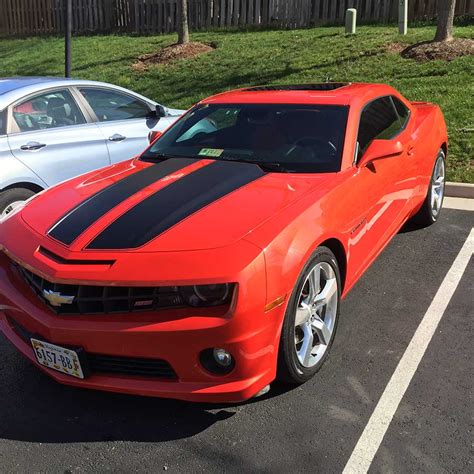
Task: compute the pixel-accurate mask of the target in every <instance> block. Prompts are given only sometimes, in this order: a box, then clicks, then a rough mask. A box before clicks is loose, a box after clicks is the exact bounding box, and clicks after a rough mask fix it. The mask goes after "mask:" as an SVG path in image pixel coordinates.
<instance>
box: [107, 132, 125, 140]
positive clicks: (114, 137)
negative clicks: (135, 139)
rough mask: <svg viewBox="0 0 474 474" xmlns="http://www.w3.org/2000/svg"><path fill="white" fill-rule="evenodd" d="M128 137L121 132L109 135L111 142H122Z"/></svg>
mask: <svg viewBox="0 0 474 474" xmlns="http://www.w3.org/2000/svg"><path fill="white" fill-rule="evenodd" d="M126 138H127V137H124V136H123V135H120V133H114V134H113V135H112V136H111V137H109V142H121V141H123V140H125V139H126Z"/></svg>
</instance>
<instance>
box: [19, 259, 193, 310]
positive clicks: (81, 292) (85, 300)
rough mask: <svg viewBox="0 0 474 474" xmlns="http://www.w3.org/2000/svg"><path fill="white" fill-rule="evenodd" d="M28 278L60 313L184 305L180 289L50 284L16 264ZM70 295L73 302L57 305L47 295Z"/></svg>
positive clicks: (53, 308)
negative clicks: (47, 293) (46, 293)
mask: <svg viewBox="0 0 474 474" xmlns="http://www.w3.org/2000/svg"><path fill="white" fill-rule="evenodd" d="M17 267H18V269H19V271H20V273H21V275H22V276H23V278H24V279H25V281H26V282H27V283H28V284H29V285H30V287H31V288H32V289H33V290H34V292H35V293H36V294H37V295H38V296H39V297H40V298H41V299H42V300H43V301H44V302H45V303H46V304H47V305H48V306H49V307H50V308H51V309H52V310H53V311H54V312H56V313H57V314H66V315H67V314H71V315H74V314H108V313H128V312H136V311H155V310H159V309H165V308H177V307H183V306H185V304H184V302H183V299H182V297H181V295H180V294H179V291H178V288H177V287H175V286H163V287H128V286H87V285H64V284H60V283H51V282H49V281H48V280H45V279H44V278H41V277H39V276H38V275H36V274H34V273H33V272H31V271H29V270H27V269H26V268H23V267H21V266H19V265H18V266H17ZM45 292H49V293H50V299H51V300H53V301H54V297H55V294H56V296H61V297H71V300H72V303H62V304H61V305H60V306H55V305H53V304H52V303H51V301H50V299H47V298H46V297H45Z"/></svg>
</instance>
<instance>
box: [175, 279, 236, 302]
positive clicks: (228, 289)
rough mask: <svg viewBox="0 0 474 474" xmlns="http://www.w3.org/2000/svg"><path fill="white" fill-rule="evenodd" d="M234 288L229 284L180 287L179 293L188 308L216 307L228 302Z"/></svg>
mask: <svg viewBox="0 0 474 474" xmlns="http://www.w3.org/2000/svg"><path fill="white" fill-rule="evenodd" d="M234 286H235V285H234V284H229V283H222V284H216V285H194V286H181V287H180V288H179V292H180V294H181V297H182V298H183V300H184V301H185V303H186V304H188V305H189V306H194V307H201V306H218V305H221V304H226V303H229V302H230V300H231V298H232V294H233V289H234Z"/></svg>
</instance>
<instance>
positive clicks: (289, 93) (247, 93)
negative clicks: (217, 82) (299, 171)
mask: <svg viewBox="0 0 474 474" xmlns="http://www.w3.org/2000/svg"><path fill="white" fill-rule="evenodd" d="M393 93H396V91H395V90H394V89H392V88H391V87H390V86H387V85H385V84H368V83H350V82H338V83H334V82H328V83H319V84H318V83H315V84H290V85H275V86H274V85H271V86H257V87H247V88H243V89H236V90H232V91H227V92H223V93H221V94H217V95H214V96H212V97H208V98H207V99H204V100H203V101H202V103H221V104H224V103H261V104H265V103H267V104H270V103H279V104H284V103H288V104H328V105H351V104H352V103H354V102H355V101H357V102H360V101H365V100H367V98H368V97H376V96H382V95H387V94H393Z"/></svg>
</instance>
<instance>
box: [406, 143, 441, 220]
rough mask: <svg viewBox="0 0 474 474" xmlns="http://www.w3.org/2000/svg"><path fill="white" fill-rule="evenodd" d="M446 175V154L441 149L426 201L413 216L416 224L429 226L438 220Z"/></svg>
mask: <svg viewBox="0 0 474 474" xmlns="http://www.w3.org/2000/svg"><path fill="white" fill-rule="evenodd" d="M445 177H446V161H445V155H444V151H443V150H439V152H438V156H437V157H436V160H435V164H434V167H433V173H432V175H431V179H430V184H429V186H428V192H427V193H426V198H425V201H424V202H423V205H422V206H421V208H420V210H419V211H418V212H417V214H416V215H415V216H414V217H413V218H412V221H413V223H414V224H416V225H418V226H420V227H428V226H430V225H431V224H434V223H435V222H436V221H437V220H438V218H439V215H440V212H441V207H442V205H443V199H444V187H445Z"/></svg>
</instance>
